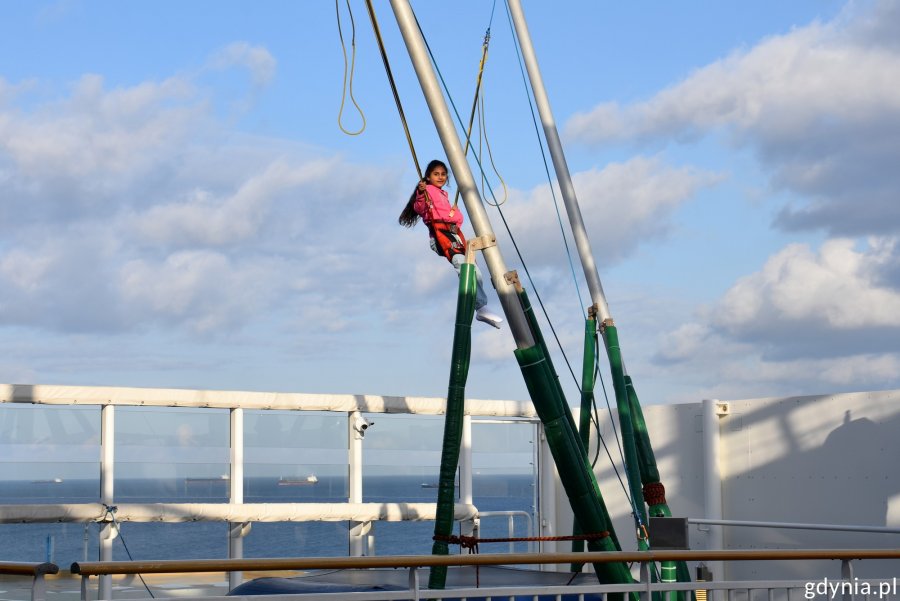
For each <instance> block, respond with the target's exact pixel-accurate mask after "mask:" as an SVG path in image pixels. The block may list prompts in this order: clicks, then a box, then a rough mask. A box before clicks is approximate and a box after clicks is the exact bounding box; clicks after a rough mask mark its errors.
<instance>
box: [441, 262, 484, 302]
mask: <svg viewBox="0 0 900 601" xmlns="http://www.w3.org/2000/svg"><path fill="white" fill-rule="evenodd" d="M450 262H451V263H452V264H453V269H455V270H456V273H457V274H459V269H460V265H462V264H463V263H465V262H466V257H465V255H453V260H452V261H450ZM487 302H488V301H487V294H485V292H484V285H483V284H482V282H481V271H480V270H479V269H478V265H477V264H476V265H475V310H476V311H477V310H478V309H480V308H482V307H483V306H485V305H486V304H487Z"/></svg>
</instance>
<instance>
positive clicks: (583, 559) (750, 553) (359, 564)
mask: <svg viewBox="0 0 900 601" xmlns="http://www.w3.org/2000/svg"><path fill="white" fill-rule="evenodd" d="M767 559H775V560H785V559H787V560H791V559H833V560H841V561H849V560H854V559H900V549H724V550H713V551H705V550H696V551H684V550H671V551H615V552H592V553H497V554H490V555H384V556H374V557H286V558H261V559H195V560H160V561H86V562H75V563H73V564H72V566H71V572H72V574H81V575H82V576H102V575H112V574H176V573H188V572H229V571H267V570H268V571H270V570H310V569H347V568H387V567H392V568H420V567H431V566H472V565H478V566H484V565H512V564H523V565H524V564H560V563H561V564H566V563H606V562H651V561H667V560H671V561H752V560H767Z"/></svg>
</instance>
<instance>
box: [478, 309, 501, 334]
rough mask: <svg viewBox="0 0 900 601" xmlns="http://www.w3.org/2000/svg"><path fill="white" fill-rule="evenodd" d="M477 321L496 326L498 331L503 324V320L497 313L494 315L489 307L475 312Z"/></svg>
mask: <svg viewBox="0 0 900 601" xmlns="http://www.w3.org/2000/svg"><path fill="white" fill-rule="evenodd" d="M475 319H477V320H478V321H483V322H484V323H486V324H488V325H491V326H494V327H495V328H497V329H498V330H499V329H500V324H501V323H503V318H502V317H500V316H499V315H497V314H496V313H493V312H492V311H491V310H490V309H488V308H487V306H484V307H482V308H480V309H478V311H476V312H475Z"/></svg>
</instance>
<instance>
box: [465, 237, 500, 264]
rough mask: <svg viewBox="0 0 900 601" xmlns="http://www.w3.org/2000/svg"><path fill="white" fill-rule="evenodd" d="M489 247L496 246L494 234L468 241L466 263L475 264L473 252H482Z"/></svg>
mask: <svg viewBox="0 0 900 601" xmlns="http://www.w3.org/2000/svg"><path fill="white" fill-rule="evenodd" d="M491 246H497V237H496V236H494V234H485V235H484V236H478V237H476V238H472V239H471V240H469V242H468V244H466V263H474V262H475V251H476V250H484V249H485V248H490V247H491Z"/></svg>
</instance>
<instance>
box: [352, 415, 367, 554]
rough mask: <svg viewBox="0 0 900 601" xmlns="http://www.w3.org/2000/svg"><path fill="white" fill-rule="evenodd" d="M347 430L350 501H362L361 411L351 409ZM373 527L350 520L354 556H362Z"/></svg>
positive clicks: (363, 434)
mask: <svg viewBox="0 0 900 601" xmlns="http://www.w3.org/2000/svg"><path fill="white" fill-rule="evenodd" d="M347 418H348V419H347V432H348V437H347V440H348V443H347V444H348V452H347V455H348V460H347V470H348V483H349V489H350V490H349V497H348V499H347V501H348V502H349V503H362V498H363V492H362V441H363V437H364V436H365V430H363V429H362V428H360V427H359V425H358V424H361V423H362V420H363V417H362V414H361V413H360V412H359V411H351V412H350V413H349V414H348V416H347ZM370 529H371V522H354V521H351V522H350V530H349V532H348V538H349V541H348V543H349V554H350V556H352V557H362V555H363V551H364V545H365V540H366V534H368V532H369V530H370Z"/></svg>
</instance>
